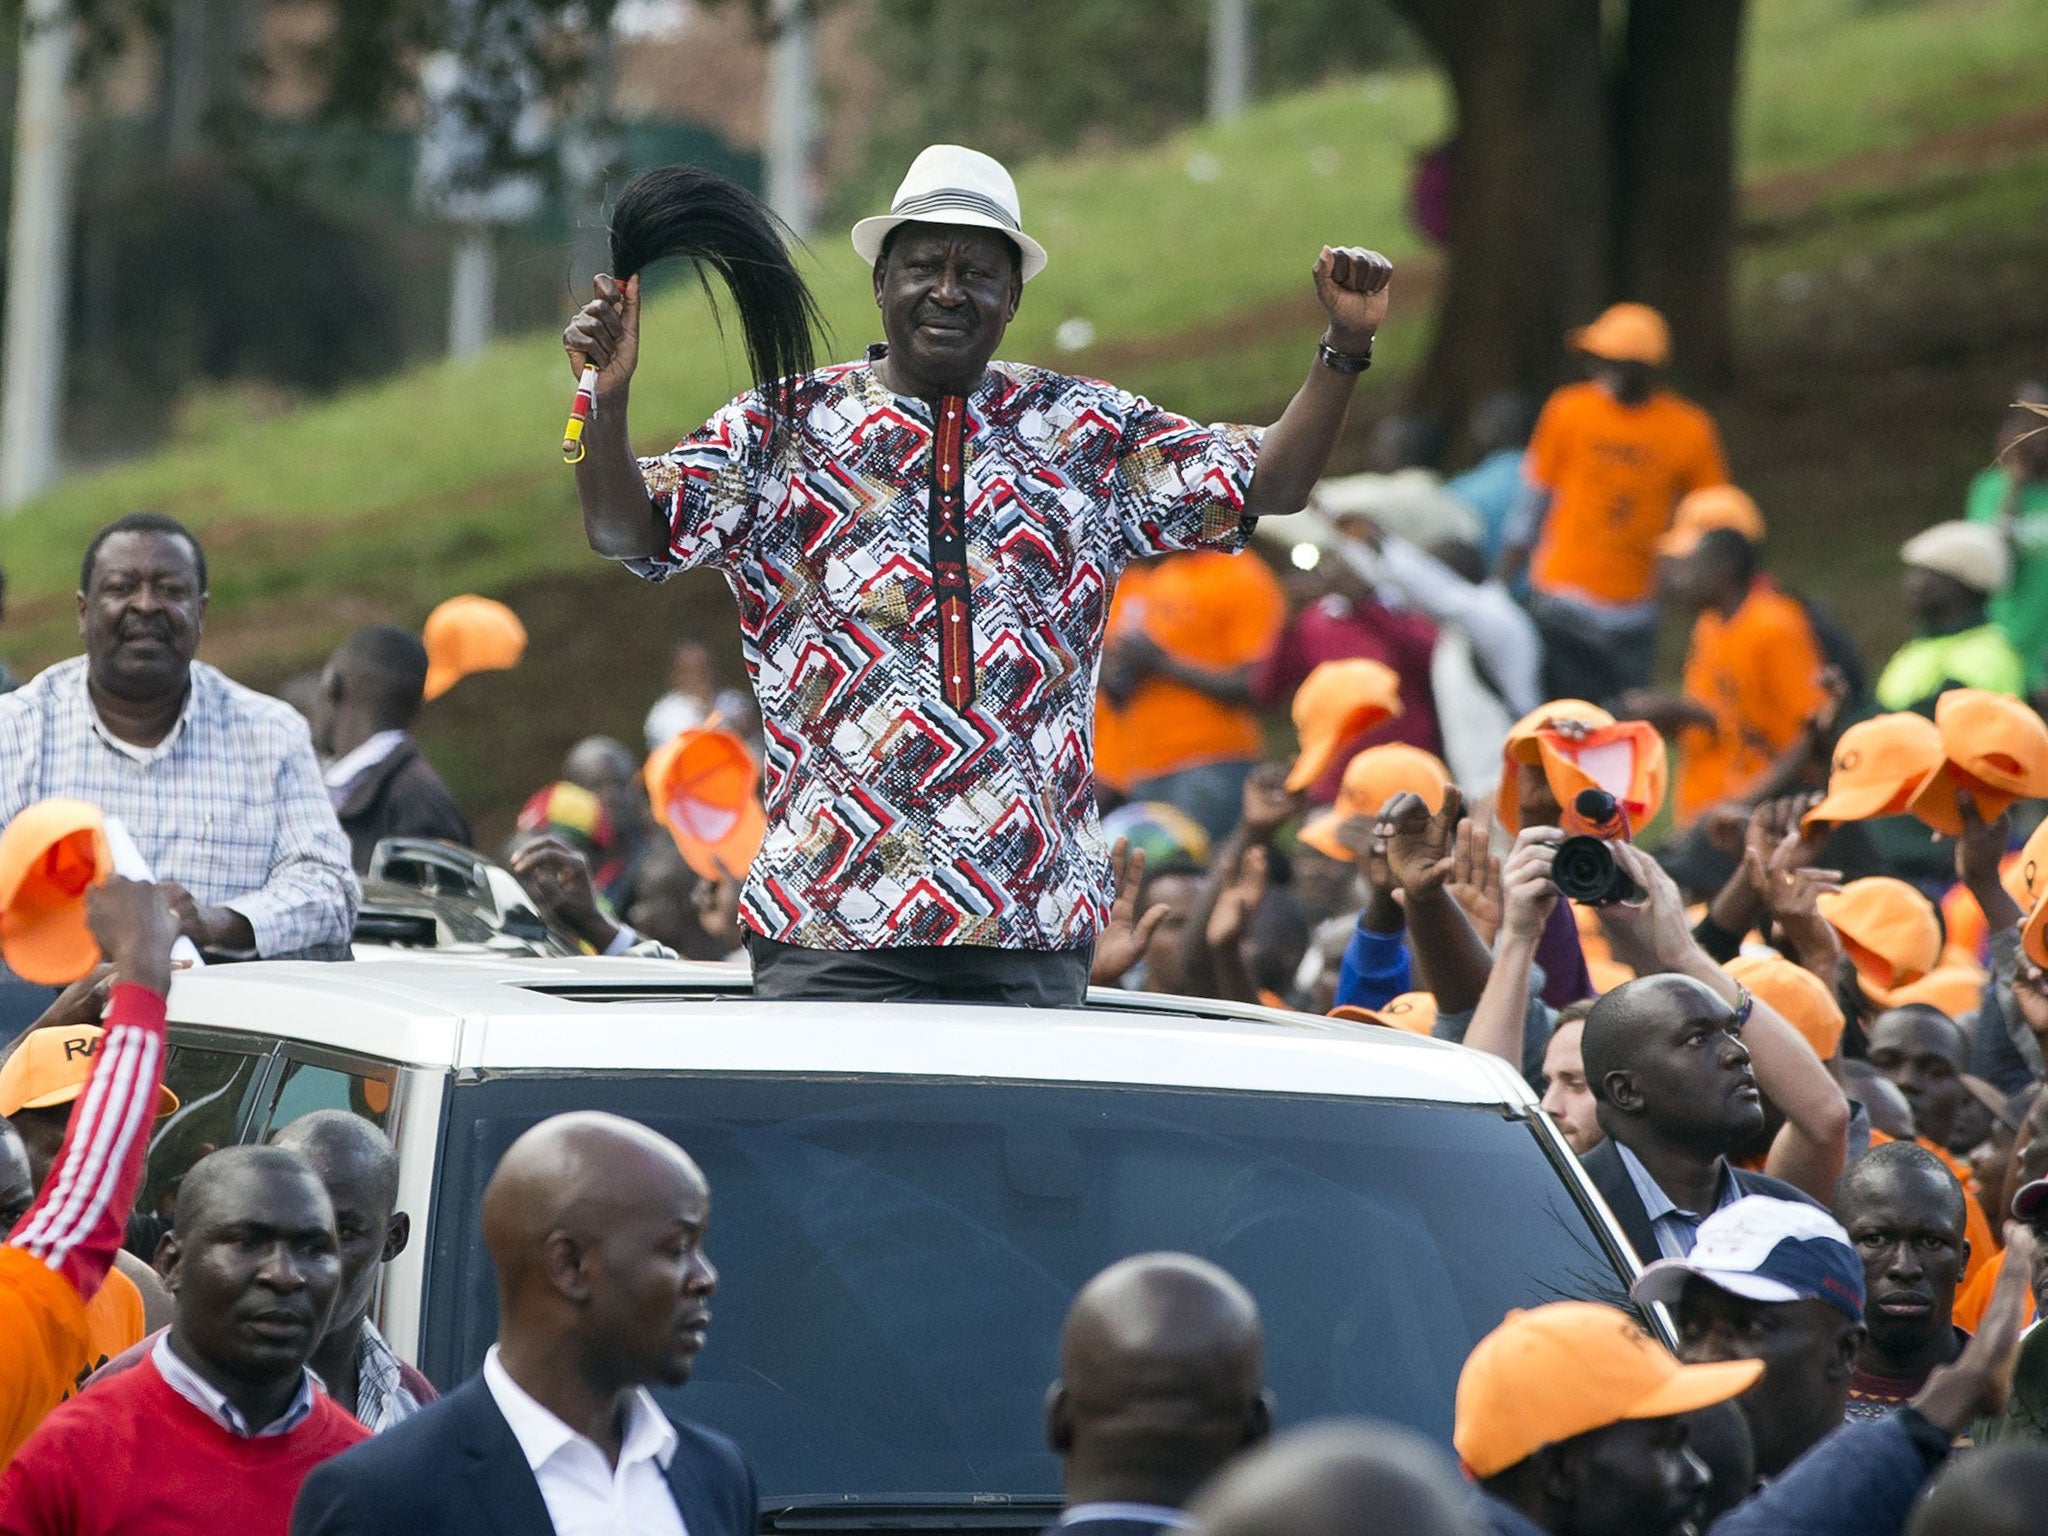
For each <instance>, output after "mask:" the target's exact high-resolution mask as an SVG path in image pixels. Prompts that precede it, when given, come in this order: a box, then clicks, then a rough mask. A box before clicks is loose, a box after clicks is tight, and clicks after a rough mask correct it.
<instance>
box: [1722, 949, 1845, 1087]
mask: <svg viewBox="0 0 2048 1536" xmlns="http://www.w3.org/2000/svg"><path fill="white" fill-rule="evenodd" d="M1728 974H1729V975H1730V976H1733V977H1734V978H1735V979H1736V980H1737V981H1739V982H1740V983H1742V985H1743V986H1745V987H1747V988H1749V990H1750V991H1751V992H1753V993H1755V994H1756V995H1757V997H1758V998H1760V999H1761V1000H1762V1001H1764V1002H1766V1003H1769V1004H1770V1005H1771V1007H1772V1009H1773V1010H1775V1011H1776V1012H1777V1014H1778V1015H1779V1016H1780V1017H1781V1018H1783V1019H1784V1021H1785V1022H1786V1023H1787V1024H1790V1025H1791V1026H1792V1027H1793V1028H1794V1029H1796V1030H1798V1031H1799V1033H1800V1034H1801V1036H1803V1037H1804V1038H1805V1040H1806V1043H1807V1044H1808V1045H1810V1046H1812V1047H1813V1054H1814V1055H1816V1056H1818V1057H1819V1058H1820V1059H1821V1060H1822V1061H1827V1060H1829V1059H1830V1058H1832V1057H1833V1056H1834V1054H1835V1052H1836V1051H1838V1050H1839V1049H1841V1045H1842V1029H1843V1027H1844V1023H1845V1021H1844V1019H1843V1017H1842V1005H1841V1004H1840V1003H1838V1002H1837V1001H1835V994H1834V992H1833V991H1832V990H1831V989H1830V988H1829V986H1828V984H1827V983H1826V982H1824V981H1822V980H1821V979H1820V978H1819V977H1818V976H1816V975H1814V974H1813V972H1811V971H1809V970H1808V969H1807V968H1806V967H1805V966H1803V965H1795V964H1793V963H1792V962H1791V961H1790V960H1787V959H1785V958H1784V957H1783V956H1782V955H1737V956H1736V957H1735V958H1734V959H1733V960H1730V961H1729V962H1728Z"/></svg>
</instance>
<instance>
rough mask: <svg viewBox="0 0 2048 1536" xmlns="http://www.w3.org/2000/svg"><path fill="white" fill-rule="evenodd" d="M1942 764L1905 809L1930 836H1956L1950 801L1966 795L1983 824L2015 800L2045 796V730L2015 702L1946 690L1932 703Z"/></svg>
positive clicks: (1956, 815) (1958, 827) (1958, 823)
mask: <svg viewBox="0 0 2048 1536" xmlns="http://www.w3.org/2000/svg"><path fill="white" fill-rule="evenodd" d="M1934 725H1935V729H1936V731H1937V732H1938V733H1939V734H1940V736H1941V751H1942V758H1943V761H1942V762H1941V763H1940V764H1938V765H1937V766H1936V767H1935V769H1934V771H1933V772H1932V773H1930V774H1929V775H1928V777H1927V780H1926V782H1925V783H1924V784H1922V785H1921V786H1920V789H1919V791H1918V792H1917V793H1916V794H1915V795H1914V796H1913V802H1912V805H1911V807H1910V809H1911V810H1912V812H1913V814H1914V815H1915V816H1918V817H1919V818H1920V819H1921V820H1922V821H1924V822H1926V823H1927V825H1929V826H1930V827H1932V828H1934V830H1935V831H1937V832H1941V833H1945V834H1946V835H1947V836H1949V837H1959V836H1961V835H1962V830H1963V818H1962V813H1961V812H1960V811H1958V810H1957V809H1956V796H1957V795H1958V794H1961V793H1965V792H1967V793H1968V794H1969V795H1970V797H1971V798H1972V799H1973V800H1975V801H1976V804H1977V814H1978V815H1979V816H1982V817H1983V818H1984V819H1985V820H1986V821H1990V820H1991V819H1992V818H1993V817H1996V816H2000V815H2003V814H2004V812H2005V809H2006V807H2007V806H2009V805H2011V804H2012V803H2013V802H2014V801H2015V800H2018V799H2022V798H2028V799H2031V798H2034V797H2036V796H2040V795H2048V725H2044V724H2043V723H2042V721H2041V717H2040V716H2039V715H2037V714H2035V713H2034V712H2033V710H2031V709H2029V708H2028V707H2027V706H2026V705H2024V704H2022V703H2021V702H2020V701H2019V700H2018V699H2010V698H2007V697H2006V696H2005V695H2004V694H2002V693H1990V692H1987V691H1986V690H1984V689H1982V688H1951V689H1949V690H1948V691H1947V692H1946V693H1944V694H1943V695H1942V696H1941V697H1940V698H1938V699H1936V700H1935V701H1934Z"/></svg>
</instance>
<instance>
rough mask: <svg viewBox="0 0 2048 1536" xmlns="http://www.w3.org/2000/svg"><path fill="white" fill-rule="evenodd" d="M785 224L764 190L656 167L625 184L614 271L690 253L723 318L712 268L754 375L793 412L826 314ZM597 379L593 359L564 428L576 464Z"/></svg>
mask: <svg viewBox="0 0 2048 1536" xmlns="http://www.w3.org/2000/svg"><path fill="white" fill-rule="evenodd" d="M785 229H786V226H785V225H784V224H783V223H782V221H781V220H780V219H778V218H777V217H776V216H775V215H774V214H773V213H772V212H770V211H769V209H768V208H767V207H766V206H765V205H764V204H763V203H762V202H761V200H760V199H759V198H757V197H755V196H754V195H753V194H752V193H751V192H749V191H747V190H746V188H744V187H741V186H737V185H735V184H734V183H732V182H730V181H727V180H726V179H725V178H724V177H723V176H714V175H712V174H711V172H709V171H704V170H699V169H698V168H697V167H695V166H691V165H672V166H668V167H666V168H664V169H662V170H658V171H649V172H647V173H646V174H645V175H642V176H636V177H634V178H633V180H632V181H630V182H628V183H627V184H626V189H625V191H623V192H621V193H620V194H619V201H618V203H617V205H616V206H615V207H614V208H613V209H612V226H611V245H612V273H611V275H612V276H613V277H615V278H617V279H618V280H619V281H620V282H621V283H623V282H625V281H626V279H627V278H629V277H632V276H634V275H635V274H637V273H639V272H642V271H644V270H645V269H646V268H648V267H649V266H651V265H653V264H654V263H655V262H657V261H662V260H664V259H666V258H668V257H670V256H685V257H688V258H689V259H690V260H692V261H694V262H695V263H696V264H697V281H698V282H699V283H701V284H703V287H704V294H705V297H706V298H708V299H709V300H710V301H711V312H712V316H713V318H714V319H716V318H717V316H718V296H717V295H716V294H715V293H714V292H713V291H712V288H711V279H710V277H709V276H708V275H707V270H706V269H707V268H708V269H709V270H710V271H715V272H716V273H717V274H718V275H719V276H720V277H721V278H723V279H724V280H725V286H726V288H727V289H728V290H730V292H731V294H732V301H733V306H734V308H736V309H737V310H738V311H739V317H740V333H741V335H742V336H744V337H745V339H746V343H747V363H748V366H749V367H750V368H751V369H752V371H753V375H754V383H755V385H756V386H757V387H758V388H760V389H761V390H762V391H763V392H764V393H765V394H767V396H768V398H769V403H770V405H771V407H772V408H773V410H774V412H775V414H776V415H777V416H779V417H781V418H783V419H784V420H787V419H788V417H789V415H790V413H791V411H792V409H793V407H794V402H795V395H796V381H797V380H798V379H799V378H801V377H802V376H803V375H804V374H806V373H809V372H810V371H811V369H812V368H813V366H815V361H814V359H815V352H814V349H813V347H812V340H811V338H812V332H813V330H814V329H815V328H817V327H819V326H820V325H821V324H822V321H821V318H820V316H819V313H818V301H817V300H816V299H815V298H814V297H812V295H811V290H810V287H809V285H808V284H806V283H805V282H804V280H803V276H802V274H800V273H799V272H798V271H797V269H796V263H795V262H794V261H793V260H791V258H790V254H789V243H788V241H787V240H785V239H784V233H785ZM596 381H597V371H596V370H595V369H594V368H589V367H586V368H585V369H584V370H583V377H582V380H581V381H580V382H579V384H578V385H577V389H576V403H575V405H574V407H572V409H571V411H570V414H569V425H568V428H567V429H566V430H565V431H564V432H563V434H562V457H563V458H564V459H566V460H567V461H568V462H569V463H571V464H574V463H576V462H577V461H578V460H579V459H581V458H582V457H583V423H584V421H585V420H586V419H587V418H588V417H589V415H590V408H591V398H592V394H593V392H594V390H595V388H596Z"/></svg>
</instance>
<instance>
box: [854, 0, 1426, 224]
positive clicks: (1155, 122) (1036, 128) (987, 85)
mask: <svg viewBox="0 0 2048 1536" xmlns="http://www.w3.org/2000/svg"><path fill="white" fill-rule="evenodd" d="M1253 17H1254V20H1253V39H1254V49H1255V66H1254V76H1255V80H1256V84H1257V87H1258V89H1259V90H1260V92H1261V93H1262V94H1267V95H1277V94H1280V93H1282V92H1285V91H1289V90H1295V89H1299V88H1301V87H1303V86H1309V85H1316V84H1320V83H1322V82H1323V81H1325V80H1327V79H1329V78H1330V77H1331V76H1333V75H1336V74H1342V73H1347V72H1352V71H1356V70H1360V69H1367V68H1380V67H1385V66H1387V65H1389V64H1392V63H1396V62H1405V61H1411V60H1413V59H1414V58H1415V57H1417V54H1416V51H1415V48H1414V45H1413V43H1412V41H1411V39H1410V37H1409V35H1408V33H1407V32H1406V30H1405V29H1404V28H1403V27H1402V25H1401V24H1400V23H1399V22H1398V21H1396V20H1395V18H1394V14H1393V11H1392V8H1391V7H1390V6H1389V5H1388V4H1387V3H1386V0H1257V3H1255V4H1254V5H1253ZM1208 29H1209V7H1208V5H1207V3H1206V0H878V3H877V5H876V7H875V15H874V22H873V25H872V28H871V32H870V38H869V52H870V54H871V55H872V57H873V58H874V60H875V61H876V64H877V66H878V67H879V69H880V70H881V72H882V75H883V79H884V81H885V82H886V87H887V88H886V89H885V90H884V91H883V92H882V95H881V98H880V106H881V110H880V112H879V113H878V115H877V121H876V125H875V130H874V137H873V142H872V144H871V145H870V151H869V160H870V164H871V165H872V166H873V174H874V177H875V178H876V180H877V182H878V183H879V182H893V179H894V177H895V176H896V175H898V174H900V166H901V163H902V162H903V161H904V160H905V159H906V158H907V157H908V155H909V154H911V153H914V152H915V151H916V150H917V149H919V148H921V147H922V146H923V145H925V144H928V143H931V142H933V141H935V140H937V141H947V140H957V141H959V142H962V143H968V144H972V145H974V146H975V147H976V148H978V149H985V150H987V151H988V152H989V153H990V154H993V155H995V156H997V157H998V158H1001V159H1004V160H1024V159H1028V158H1031V157H1033V156H1038V155H1044V154H1050V153H1059V152H1063V151H1067V150H1071V149H1075V148H1079V147H1088V148H1096V149H1100V148H1103V147H1105V146H1108V145H1113V144H1142V143H1147V142H1151V141H1153V140H1156V139H1157V138H1159V137H1160V136H1161V135H1162V134H1164V133H1167V132H1169V131H1171V130H1173V129H1175V128H1178V127H1180V126H1181V125H1183V124H1185V123H1188V122H1191V121H1193V120H1194V119H1195V118H1197V117H1199V116H1200V115H1201V113H1202V109H1203V102H1204V97H1205V94H1206V90H1207V84H1206V82H1207V73H1206V71H1207V57H1208V53H1207V50H1208ZM868 190H870V189H868V188H862V189H861V191H862V192H863V193H865V192H867V191H868ZM882 190H883V191H886V187H883V188H882Z"/></svg>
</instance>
